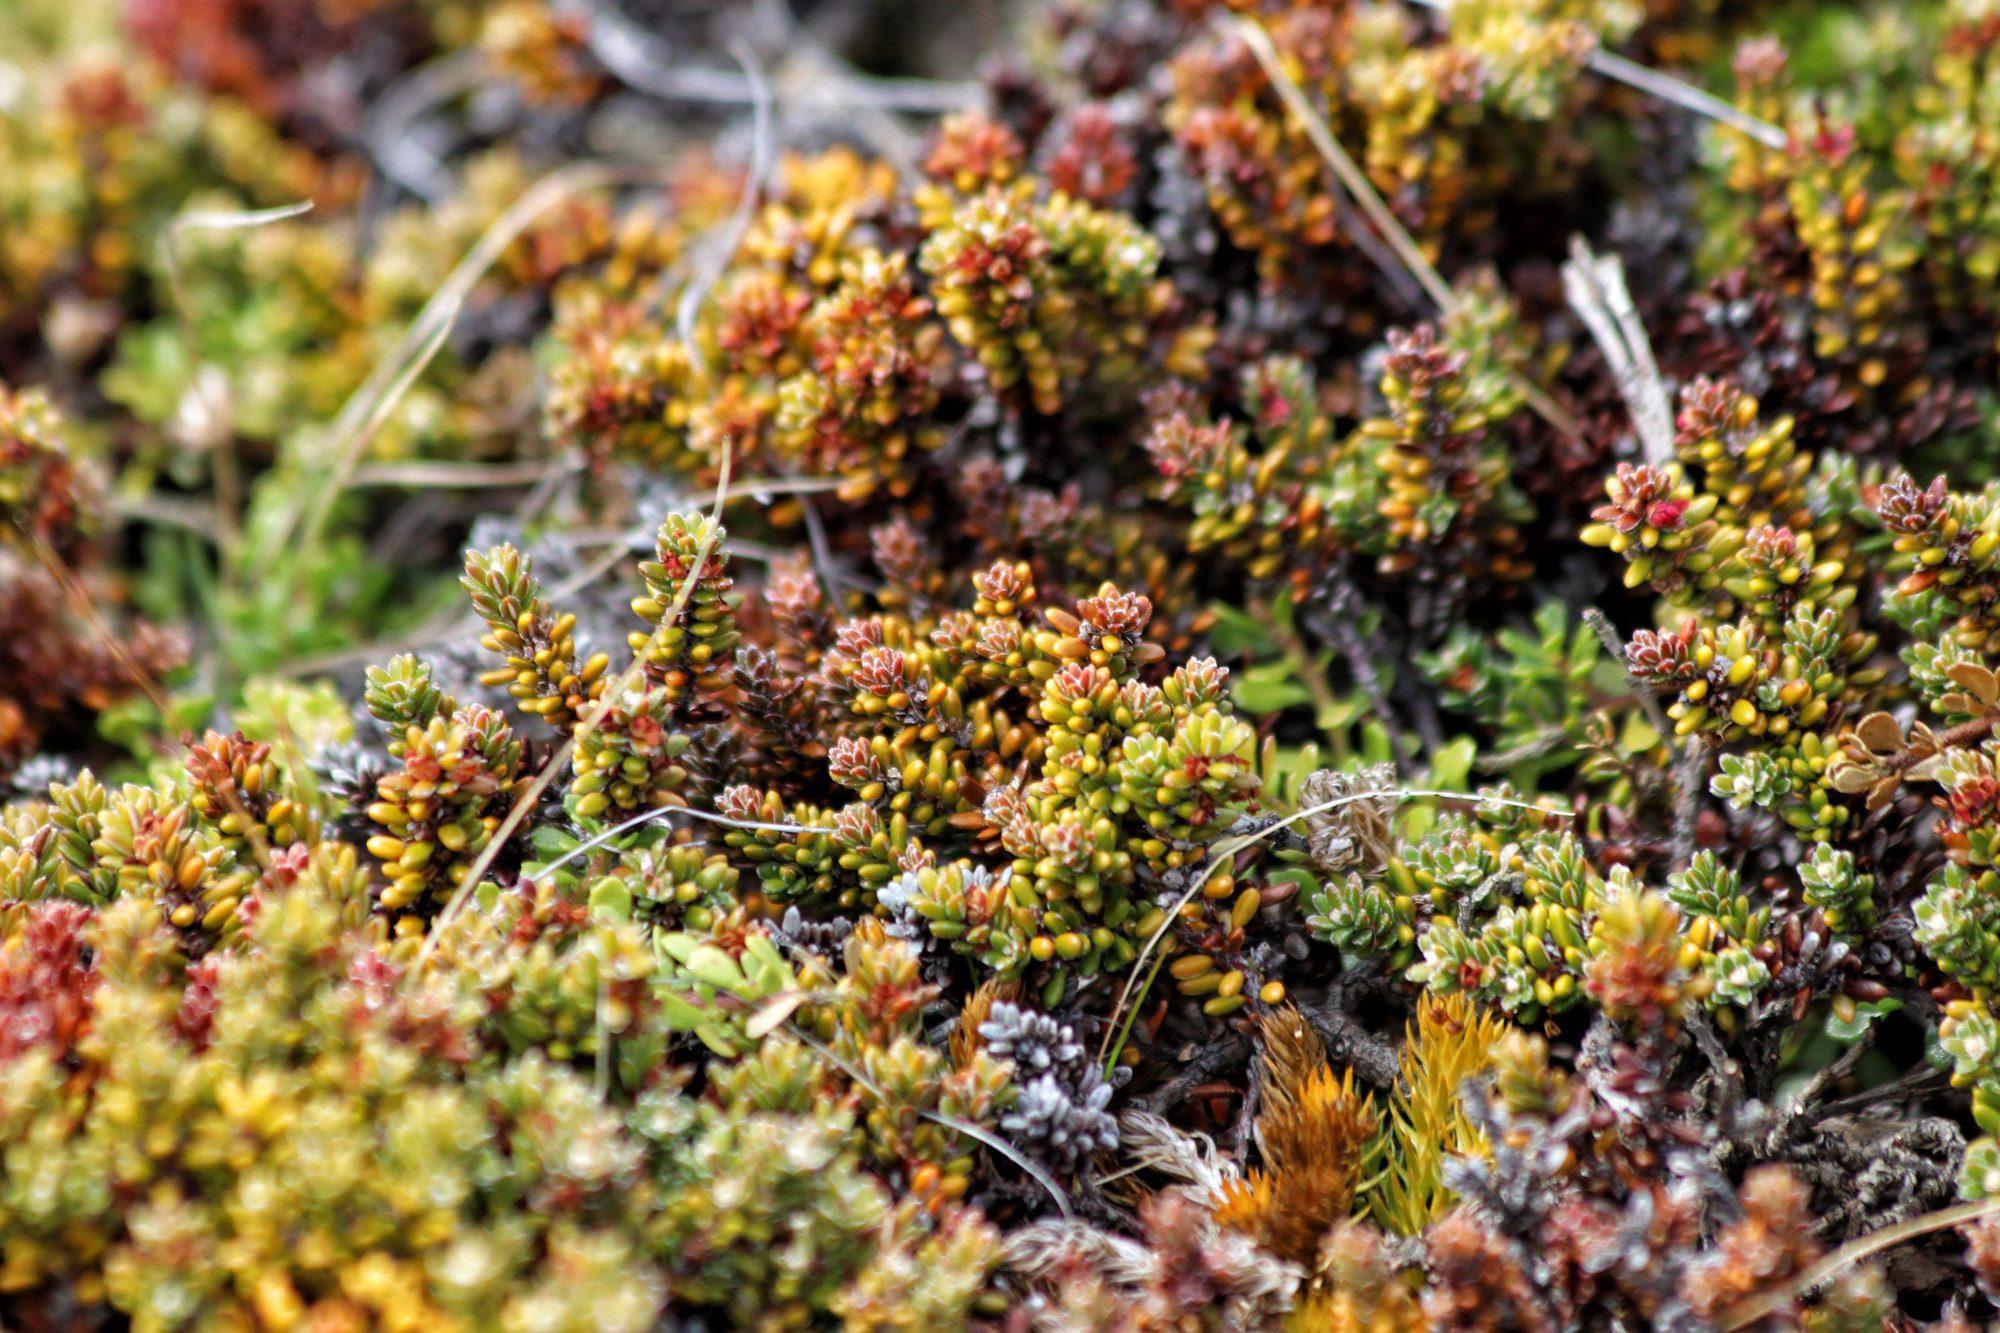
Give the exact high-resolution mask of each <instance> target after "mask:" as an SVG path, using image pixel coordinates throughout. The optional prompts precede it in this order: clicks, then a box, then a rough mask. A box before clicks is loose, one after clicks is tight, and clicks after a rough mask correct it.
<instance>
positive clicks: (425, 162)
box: [361, 47, 492, 203]
mask: <svg viewBox="0 0 2000 1333" xmlns="http://www.w3.org/2000/svg"><path fill="white" fill-rule="evenodd" d="M491 77H492V69H491V68H490V67H489V65H488V64H487V60H486V53H485V52H484V51H481V50H480V49H479V48H477V47H472V48H469V49H467V50H463V51H455V52H453V53H452V54H450V55H448V56H444V57H442V58H440V59H437V60H433V61H432V62H431V63H429V64H428V65H420V66H418V67H417V68H416V69H413V70H411V71H410V72H409V73H408V74H405V75H404V76H403V77H401V78H400V79H397V80H396V81H395V82H394V83H392V84H390V85H389V87H388V88H387V89H386V90H385V91H384V92H383V93H382V95H381V96H380V97H378V98H376V99H375V104H374V106H372V107H370V108H369V110H368V114H367V117H366V118H365V119H364V120H363V122H362V126H361V141H362V142H363V143H364V144H366V145H367V146H368V151H369V153H370V154H371V155H372V156H373V157H374V159H375V165H376V166H378V167H380V168H381V169H382V174H383V175H385V176H387V177H388V178H389V179H390V180H392V181H394V182H395V183H396V184H397V185H399V186H401V187H402V188H403V189H405V190H408V191H409V192H410V193H411V194H413V195H416V196H417V197H418V198H419V199H422V200H423V201H424V202H426V203H436V202H437V201H438V200H440V199H442V198H444V197H445V196H446V195H448V194H450V193H451V188H452V178H451V172H450V171H448V170H447V169H446V168H445V165H444V163H443V162H441V161H439V160H438V158H437V157H436V156H435V155H434V154H432V153H431V152H429V151H428V150H427V149H425V148H424V146H423V144H422V142H421V141H420V140H419V139H418V137H417V136H416V135H414V134H411V133H410V128H411V126H413V125H414V124H416V122H417V120H418V118H419V117H421V116H422V115H423V114H424V113H425V112H426V111H429V110H430V109H431V108H432V107H434V106H438V105H441V104H442V103H445V102H448V101H450V100H451V99H453V98H455V97H462V96H464V95H465V94H466V93H469V92H472V91H474V90H475V89H477V88H478V87H479V85H480V83H481V82H482V81H483V80H486V79H489V78H491Z"/></svg>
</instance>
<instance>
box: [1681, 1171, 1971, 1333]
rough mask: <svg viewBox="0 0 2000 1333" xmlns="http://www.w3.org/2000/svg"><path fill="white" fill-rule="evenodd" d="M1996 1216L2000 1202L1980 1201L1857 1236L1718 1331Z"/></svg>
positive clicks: (1745, 1306) (1735, 1313)
mask: <svg viewBox="0 0 2000 1333" xmlns="http://www.w3.org/2000/svg"><path fill="white" fill-rule="evenodd" d="M1995 1213H2000V1199H1981V1200H1980V1201H1978V1202H1977V1203H1961V1204H1955V1205H1953V1206H1952V1207H1950V1208H1940V1209H1938V1210H1937V1211H1936V1212H1934V1213H1924V1214H1922V1215H1920V1216H1917V1217H1913V1218H1911V1219H1910V1220H1909V1221H1907V1222H1898V1223H1897V1224H1896V1225H1895V1226H1892V1227H1883V1228H1882V1229H1881V1230H1880V1231H1872V1232H1870V1233H1869V1234H1867V1235H1865V1236H1857V1237H1855V1238H1854V1239H1853V1240H1851V1241H1849V1242H1847V1244H1845V1245H1843V1246H1841V1247H1840V1248H1839V1249H1837V1250H1835V1251H1834V1252H1833V1253H1832V1254H1829V1255H1827V1256H1826V1257H1825V1258H1823V1259H1821V1260H1820V1261H1819V1262H1818V1263H1815V1264H1813V1265H1812V1266H1811V1267H1809V1268H1807V1269H1806V1270H1805V1271H1804V1272H1802V1273H1800V1274H1799V1275H1798V1276H1797V1277H1795V1278H1793V1279H1792V1280H1791V1281H1790V1282H1788V1283H1786V1284H1785V1285H1784V1286H1782V1287H1780V1288H1778V1289H1777V1290H1776V1291H1768V1292H1765V1293H1763V1294H1762V1295H1758V1296H1752V1297H1751V1298H1750V1299H1748V1300H1746V1301H1739V1302H1737V1303H1736V1304H1735V1305H1733V1306H1731V1307H1730V1308H1729V1309H1728V1310H1727V1311H1725V1312H1724V1314H1723V1316H1722V1323H1721V1324H1720V1325H1719V1327H1720V1328H1721V1330H1722V1333H1736V1330H1738V1329H1742V1328H1748V1327H1749V1326H1750V1325H1752V1324H1754V1323H1756V1322H1757V1321H1758V1320H1760V1319H1762V1318H1763V1317H1764V1316H1765V1315H1767V1314H1770V1313H1771V1312H1772V1311H1773V1310H1776V1309H1777V1308H1778V1307H1779V1306H1781V1305H1784V1304H1786V1303H1788V1302H1790V1301H1792V1300H1793V1299H1795V1298H1796V1297H1797V1296H1798V1295H1799V1293H1800V1292H1803V1291H1809V1290H1811V1289H1812V1288H1813V1287H1816V1286H1818V1285H1819V1284H1820V1283H1822V1282H1824V1281H1826V1280H1827V1279H1828V1278H1830V1277H1832V1276H1833V1275H1834V1274H1835V1273H1838V1272H1839V1271H1840V1270H1841V1269H1843V1268H1845V1267H1847V1266H1848V1265H1849V1264H1853V1263H1858V1262H1860V1261H1861V1260H1863V1259H1866V1258H1867V1257H1868V1256H1869V1255H1871V1254H1879V1253H1881V1252H1882V1251H1883V1250H1887V1249H1893V1248H1894V1247H1895V1246H1898V1245H1901V1244H1902V1243H1903V1242H1904V1241H1906V1240H1914V1239H1916V1238H1917V1237H1918V1236H1927V1235H1929V1234H1930V1233H1931V1232H1933V1231H1942V1230H1944V1229H1945V1228H1946V1227H1955V1226H1957V1225H1958V1224H1959V1223H1961V1222H1971V1221H1975V1220H1977V1219H1979V1218H1982V1217H1991V1216H1992V1215H1994V1214H1995Z"/></svg>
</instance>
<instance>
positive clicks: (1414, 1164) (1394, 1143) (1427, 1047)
mask: <svg viewBox="0 0 2000 1333" xmlns="http://www.w3.org/2000/svg"><path fill="white" fill-rule="evenodd" d="M1508 1031H1509V1026H1508V1024H1507V1023H1506V1022H1505V1020H1503V1019H1501V1018H1498V1017H1496V1016H1495V1015H1492V1014H1487V1013H1481V1012H1479V1011H1478V1010H1477V1009H1476V1007H1475V1006H1474V1005H1473V1003H1472V1002H1471V1000H1470V999H1469V998H1468V997H1467V996H1464V995H1452V996H1447V997H1446V998H1444V999H1441V1000H1439V999H1431V998H1428V997H1427V998H1425V999H1424V1000H1422V1001H1420V1002H1419V1003H1418V1006H1417V1022H1416V1026H1415V1027H1414V1028H1413V1029H1412V1030H1411V1031H1410V1034H1409V1040H1408V1041H1406V1042H1405V1043H1404V1045H1403V1053H1402V1059H1401V1062H1400V1064H1401V1067H1400V1069H1399V1070H1398V1073H1397V1078H1396V1089H1395V1091H1394V1092H1392V1093H1391V1094H1390V1095H1389V1116H1388V1120H1387V1122H1386V1124H1385V1126H1384V1132H1385V1136H1386V1138H1387V1140H1388V1144H1387V1152H1386V1162H1385V1167H1384V1171H1383V1174H1382V1176H1381V1178H1380V1180H1379V1182H1378V1183H1377V1184H1375V1186H1374V1187H1373V1188H1372V1189H1371V1190H1370V1191H1369V1199H1368V1211H1369V1215H1370V1216H1371V1217H1373V1218H1374V1219H1375V1220H1376V1221H1377V1222H1379V1223H1381V1225H1382V1226H1384V1227H1386V1228H1387V1229H1389V1230H1390V1231H1393V1232H1395V1233H1396V1234H1397V1235H1401V1236H1412V1235H1415V1234H1416V1233H1417V1232H1419V1231H1422V1230H1423V1229H1424V1228H1425V1227H1426V1226H1428V1225H1430V1224H1431V1223H1432V1222H1435V1221H1436V1220H1437V1219H1438V1218H1440V1217H1443V1216H1444V1214H1445V1213H1446V1211H1447V1210H1449V1209H1450V1207H1451V1205H1452V1203H1453V1202H1454V1196H1453V1195H1452V1193H1451V1191H1450V1190H1448V1189H1446V1188H1445V1184H1444V1161H1445V1158H1446V1157H1447V1156H1450V1155H1452V1154H1459V1155H1467V1154H1475V1153H1484V1152H1485V1151H1486V1150H1487V1145H1486V1140H1485V1137H1484V1136H1483V1135H1482V1134H1481V1133H1480V1132H1479V1130H1478V1128H1477V1127H1476V1126H1474V1125H1473V1124H1472V1122H1471V1121H1469V1120H1468V1119H1466V1116H1465V1109H1464V1105H1463V1103H1462V1102H1461V1101H1460V1099H1459V1095H1458V1093H1459V1088H1460V1086H1461V1085H1462V1084H1463V1083H1464V1082H1465V1080H1466V1079H1468V1078H1470V1077H1472V1076H1473V1075H1475V1074H1479V1073H1483V1072H1485V1071H1486V1070H1488V1069H1490V1068H1492V1066H1493V1053H1494V1050H1495V1049H1496V1048H1497V1047H1498V1045H1499V1043H1500V1040H1501V1038H1502V1037H1504V1036H1505V1035H1506V1034H1507V1032H1508Z"/></svg>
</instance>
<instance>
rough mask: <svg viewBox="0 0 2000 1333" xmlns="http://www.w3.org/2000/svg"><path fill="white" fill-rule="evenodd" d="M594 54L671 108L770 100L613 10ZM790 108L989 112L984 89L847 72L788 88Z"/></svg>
mask: <svg viewBox="0 0 2000 1333" xmlns="http://www.w3.org/2000/svg"><path fill="white" fill-rule="evenodd" d="M586 42H587V44H588V45H589V47H590V53H591V54H592V55H593V56H596V57H597V59H598V60H599V61H601V62H602V63H603V65H604V67H605V68H606V69H608V70H610V71H611V73H612V74H613V75H615V76H616V77H617V78H618V80H619V81H620V82H621V83H624V84H625V85H626V86H628V87H630V88H633V89H636V90H637V91H639V92H642V93H645V94H647V95H649V96H652V97H658V98H663V99H665V100H667V101H671V102H710V103H715V104H719V105H722V106H750V105H755V104H756V102H757V101H758V99H759V98H760V96H763V95H764V94H762V93H760V92H759V90H758V86H757V83H758V81H757V80H755V79H753V78H751V77H749V76H748V75H745V74H733V73H731V72H729V71H728V70H721V69H705V68H701V67H698V66H677V65H674V64H673V63H671V61H670V60H668V59H667V58H666V57H665V56H663V55H662V54H661V53H660V52H659V51H657V50H656V49H654V48H655V46H656V42H657V39H655V38H654V37H653V35H652V34H651V33H648V32H647V31H646V30H645V29H643V28H641V27H640V26H639V25H638V24H636V23H633V22H632V21H631V20H630V19H628V18H626V17H625V16H624V15H622V14H620V13H618V12H617V10H616V8H615V7H613V6H610V5H593V6H592V13H591V18H590V32H589V36H588V37H587V38H586ZM774 100H775V101H777V102H778V103H779V104H781V105H783V106H785V107H788V108H797V109H801V110H811V109H824V110H827V111H855V110H859V111H883V112H897V111H900V112H907V113H910V114H914V115H943V114H945V113H947V112H952V111H972V110H978V109H980V108H982V107H984V106H985V105H986V101H987V97H986V87H985V85H984V84H981V83H978V82H973V81H963V82H952V81H949V80H939V79H898V78H880V77H875V76H871V75H862V74H850V73H847V72H845V71H841V72H838V73H836V74H835V76H834V77H832V78H819V79H812V80H810V81H804V82H800V83H797V84H789V83H788V84H787V85H786V86H784V87H783V88H780V89H779V90H778V92H777V94H776V97H775V99H774Z"/></svg>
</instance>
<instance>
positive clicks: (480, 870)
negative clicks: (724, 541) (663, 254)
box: [410, 444, 735, 976]
mask: <svg viewBox="0 0 2000 1333" xmlns="http://www.w3.org/2000/svg"><path fill="white" fill-rule="evenodd" d="M734 453H735V448H734V445H733V444H730V445H728V446H727V447H725V448H724V449H723V451H722V467H721V470H720V477H719V479H718V480H717V482H716V486H715V506H714V509H713V512H712V513H711V514H710V519H709V531H708V535H707V536H705V537H703V538H702V541H701V545H700V546H698V547H697V548H696V549H695V558H694V562H693V564H692V565H690V566H689V568H688V572H687V577H686V578H685V579H683V580H682V581H681V586H680V591H678V592H677V593H675V594H674V600H673V604H672V605H670V606H669V607H667V610H666V614H664V615H663V616H661V617H660V623H659V624H658V625H657V626H655V627H654V629H653V632H652V634H651V635H649V636H648V637H647V640H646V642H645V644H644V645H643V646H642V647H640V649H639V650H638V651H637V652H636V653H634V654H633V655H632V665H631V666H629V667H627V668H625V671H624V673H623V674H622V675H620V676H619V677H618V679H616V680H614V681H612V682H611V683H610V684H609V686H607V687H606V689H605V691H604V693H603V694H601V695H599V696H598V698H597V700H596V702H595V703H593V704H592V705H591V707H590V709H589V710H588V711H587V712H585V713H584V715H583V716H582V717H581V718H579V719H577V724H576V728H575V730H573V731H572V732H571V733H570V735H569V737H568V738H567V739H566V740H564V741H563V743H562V744H561V745H559V746H557V747H556V750H555V753H554V754H551V755H550V756H549V758H548V762H547V763H545V764H543V765H542V769H541V772H539V773H537V774H536V775H535V778H534V781H532V782H530V783H529V784H528V786H527V789H526V790H525V791H523V792H522V793H521V794H520V795H519V796H518V797H516V798H515V800H514V805H513V808H512V809H510V810H508V811H507V817H506V818H505V819H503V820H501V821H500V827H499V828H497V829H495V830H494V831H493V837H492V838H491V839H490V840H489V841H488V842H487V844H486V846H485V847H484V848H483V849H482V850H481V851H480V853H479V855H478V856H477V857H476V858H474V859H473V862H472V865H471V867H470V868H469V869H468V870H467V871H466V873H465V878H464V879H463V880H461V881H460V882H459V885H458V888H457V889H456V890H455V891H454V892H453V893H452V895H451V898H450V900H449V901H448V902H446V904H445V907H444V910H443V911H442V912H439V913H438V916H437V920H435V921H433V922H432V923H431V928H430V933H429V934H427V935H425V936H424V943H423V946H422V947H421V948H420V949H419V950H418V951H417V965H416V966H415V967H413V968H411V969H410V974H411V975H413V976H414V975H415V974H416V973H418V972H420V971H422V970H423V966H424V964H425V963H426V962H427V961H429V959H430V955H431V950H432V949H433V948H434V947H435V946H436V944H437V941H438V939H439V938H440V937H441V936H442V935H443V934H444V931H445V927H447V926H448V925H450V924H451V921H452V918H454V917H456V916H457V915H458V914H459V912H461V911H463V910H464V908H465V903H466V900H467V899H469V898H470V897H471V896H472V893H473V890H474V889H476V888H478V886H479V881H480V879H481V878H482V877H483V876H484V875H485V874H486V871H487V869H488V868H489V867H491V866H492V864H493V859H494V858H495V857H496V856H498V855H499V854H500V849H501V848H502V847H504V846H505V845H506V843H507V840H508V839H509V838H511V837H513V836H514V832H515V830H517V829H518V828H520V827H521V823H522V821H523V820H525V819H526V818H527V817H528V812H529V811H530V810H532V809H534V808H535V805H536V803H537V802H539V801H540V800H541V799H542V793H543V792H545V791H547V790H548V789H549V784H550V783H551V782H553V781H555V777H556V774H557V773H559V772H560V771H561V770H562V766H563V765H564V764H565V763H567V762H568V760H569V757H570V755H571V753H573V752H574V751H575V749H576V747H577V746H579V745H581V744H582V743H583V742H584V741H585V740H587V739H589V738H590V736H591V734H592V733H593V732H595V731H596V730H597V728H598V726H599V725H600V724H602V723H603V721H604V718H605V716H606V715H607V714H609V713H610V711H611V710H612V708H613V707H614V706H615V705H616V704H617V701H618V699H619V697H620V696H621V695H623V694H624V693H625V691H626V690H627V689H629V688H631V686H632V684H633V683H634V682H635V681H636V680H638V679H639V677H640V675H641V674H642V673H643V672H644V671H645V669H646V659H647V657H648V656H649V655H650V654H651V652H652V650H653V648H654V646H655V645H656V644H657V643H658V642H659V637H660V635H662V634H664V633H666V630H667V627H668V626H669V625H672V624H673V623H674V621H675V620H677V619H678V618H679V617H680V613H681V611H682V610H683V609H684V608H685V607H686V606H687V604H688V599H689V598H690V597H692V596H694V589H695V585H696V584H697V583H699V582H700V581H701V576H702V572H703V571H704V570H705V569H707V567H708V561H709V557H710V556H712V555H714V554H715V546H716V542H717V541H718V540H719V539H720V534H721V532H722V502H723V497H724V495H725V494H726V493H727V491H728V490H729V463H730V458H731V456H732V455H733V454H734Z"/></svg>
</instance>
